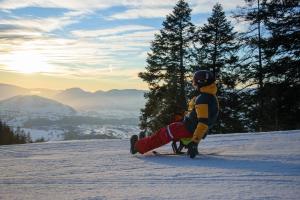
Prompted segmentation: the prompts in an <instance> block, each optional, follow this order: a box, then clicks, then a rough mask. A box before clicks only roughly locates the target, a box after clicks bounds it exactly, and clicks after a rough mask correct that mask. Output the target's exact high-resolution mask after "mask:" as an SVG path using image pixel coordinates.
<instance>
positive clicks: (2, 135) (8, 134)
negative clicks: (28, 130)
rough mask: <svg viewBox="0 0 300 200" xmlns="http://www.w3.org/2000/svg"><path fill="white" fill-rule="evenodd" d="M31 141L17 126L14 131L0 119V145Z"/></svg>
mask: <svg viewBox="0 0 300 200" xmlns="http://www.w3.org/2000/svg"><path fill="white" fill-rule="evenodd" d="M29 141H31V139H30V136H29V137H28V136H26V134H25V132H24V131H23V130H21V129H20V128H19V127H18V128H17V130H16V131H15V132H14V131H13V130H12V129H11V128H10V127H9V126H8V125H7V124H5V123H4V122H1V120H0V145H9V144H24V143H27V142H29Z"/></svg>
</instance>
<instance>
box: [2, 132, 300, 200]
mask: <svg viewBox="0 0 300 200" xmlns="http://www.w3.org/2000/svg"><path fill="white" fill-rule="evenodd" d="M128 146H129V142H128V140H89V141H60V142H48V143H40V144H37V143H36V144H27V145H12V146H1V147H0V152H1V153H0V172H1V173H0V199H1V200H2V199H9V200H10V199H37V200H43V199H49V200H50V199H51V200H53V199H76V200H77V199H78V200H79V199H80V200H81V199H89V200H100V199H172V200H174V199H179V200H183V199H218V200H219V199H236V200H240V199H257V200H258V199H259V200H262V199H272V200H273V199H295V200H296V199H297V200H298V199H299V197H300V130H299V131H289V132H273V133H252V134H232V135H215V136H208V137H207V139H206V140H204V141H202V143H201V145H200V147H199V151H200V152H201V154H202V155H200V156H198V157H196V159H193V160H192V159H190V158H188V157H185V156H154V155H151V154H148V155H130V154H129V149H128ZM157 151H160V152H167V151H169V152H170V151H171V147H170V146H169V145H167V146H165V147H163V148H160V149H158V150H157Z"/></svg>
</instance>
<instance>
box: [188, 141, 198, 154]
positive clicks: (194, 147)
mask: <svg viewBox="0 0 300 200" xmlns="http://www.w3.org/2000/svg"><path fill="white" fill-rule="evenodd" d="M187 147H188V151H187V154H188V155H190V158H195V157H196V155H197V154H198V143H196V142H190V143H189V144H188V145H187Z"/></svg>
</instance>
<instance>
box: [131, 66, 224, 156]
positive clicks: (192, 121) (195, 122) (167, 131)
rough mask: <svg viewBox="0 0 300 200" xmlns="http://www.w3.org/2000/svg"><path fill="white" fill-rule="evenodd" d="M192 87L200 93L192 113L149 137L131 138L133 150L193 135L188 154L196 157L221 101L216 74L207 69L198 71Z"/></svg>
mask: <svg viewBox="0 0 300 200" xmlns="http://www.w3.org/2000/svg"><path fill="white" fill-rule="evenodd" d="M193 86H194V87H195V89H197V91H198V92H199V95H198V96H197V97H195V98H193V99H192V100H191V102H189V112H188V113H187V114H186V115H185V116H184V119H183V120H182V121H180V122H175V123H171V124H169V125H168V126H167V127H164V128H161V129H160V130H158V131H157V132H155V133H154V134H152V135H151V136H149V137H144V138H142V139H138V136H137V135H133V136H132V137H131V138H130V143H131V147H130V152H131V153H132V154H136V153H137V152H139V153H141V154H144V153H146V152H148V151H151V150H153V149H155V148H158V147H160V146H162V145H165V144H167V143H169V142H171V141H175V142H176V141H180V140H182V139H186V138H190V140H189V143H188V144H187V148H188V152H187V153H188V155H189V156H190V157H191V158H194V157H195V156H196V155H197V153H198V143H199V142H200V140H201V139H202V138H203V137H204V136H205V135H206V133H207V132H208V130H209V129H210V128H211V127H212V126H213V124H214V123H215V122H216V120H217V117H218V113H219V103H218V99H217V97H216V93H217V87H216V84H215V78H214V75H213V74H212V73H211V72H210V71H207V70H199V71H197V72H196V73H195V74H194V76H193Z"/></svg>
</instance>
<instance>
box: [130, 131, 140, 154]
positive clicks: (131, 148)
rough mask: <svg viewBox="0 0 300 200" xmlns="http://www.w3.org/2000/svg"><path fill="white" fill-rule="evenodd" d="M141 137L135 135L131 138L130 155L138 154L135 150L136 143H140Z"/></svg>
mask: <svg viewBox="0 0 300 200" xmlns="http://www.w3.org/2000/svg"><path fill="white" fill-rule="evenodd" d="M138 139H139V137H138V136H137V135H133V136H131V138H130V153H131V154H136V153H137V152H138V151H137V150H136V149H135V148H134V146H135V143H136V142H137V141H138Z"/></svg>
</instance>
